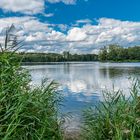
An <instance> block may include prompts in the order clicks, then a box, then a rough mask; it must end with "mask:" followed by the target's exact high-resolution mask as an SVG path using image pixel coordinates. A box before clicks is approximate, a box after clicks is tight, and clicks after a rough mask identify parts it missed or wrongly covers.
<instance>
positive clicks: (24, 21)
mask: <svg viewBox="0 0 140 140" xmlns="http://www.w3.org/2000/svg"><path fill="white" fill-rule="evenodd" d="M11 24H14V25H15V27H16V29H17V34H18V36H20V38H22V39H23V40H25V46H24V47H23V48H22V50H24V51H25V50H26V51H29V52H30V51H31V52H33V51H37V52H38V51H40V52H58V53H60V52H63V51H71V52H73V53H93V52H98V50H99V49H100V48H101V47H103V46H105V45H109V44H119V45H122V46H124V47H127V46H134V45H140V22H130V21H121V20H116V19H108V18H101V19H99V20H98V23H97V24H95V25H94V24H85V25H84V26H82V27H69V28H67V26H66V25H65V26H66V28H67V30H65V32H63V31H61V30H59V31H58V30H57V29H56V28H55V25H51V24H48V23H43V22H41V21H39V20H38V19H37V18H35V17H29V16H24V17H10V18H1V19H0V32H2V33H3V31H4V30H3V28H6V27H7V26H10V25H11ZM57 26H58V25H57ZM61 26H62V25H61ZM62 28H63V27H62ZM2 39H3V34H0V42H1V41H2Z"/></svg>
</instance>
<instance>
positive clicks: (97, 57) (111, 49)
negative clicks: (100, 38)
mask: <svg viewBox="0 0 140 140" xmlns="http://www.w3.org/2000/svg"><path fill="white" fill-rule="evenodd" d="M16 58H17V59H19V60H22V63H35V62H36V63H41V62H90V61H91V62H92V61H100V62H140V46H134V47H128V48H123V47H121V46H119V45H109V46H107V47H104V48H102V49H100V51H99V53H98V54H71V53H70V52H63V53H62V54H58V53H16Z"/></svg>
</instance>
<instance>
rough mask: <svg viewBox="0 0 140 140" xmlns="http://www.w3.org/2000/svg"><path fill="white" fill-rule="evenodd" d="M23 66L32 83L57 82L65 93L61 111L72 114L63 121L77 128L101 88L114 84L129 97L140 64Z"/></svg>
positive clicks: (116, 88) (139, 73)
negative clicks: (84, 111) (45, 80)
mask: <svg viewBox="0 0 140 140" xmlns="http://www.w3.org/2000/svg"><path fill="white" fill-rule="evenodd" d="M25 68H27V69H28V70H29V72H30V74H31V77H32V84H33V85H35V86H36V85H40V84H41V81H42V79H44V78H49V79H50V80H55V81H57V82H58V83H59V85H60V86H59V91H61V93H62V94H63V96H64V101H63V106H62V107H61V111H62V112H63V113H64V114H70V116H71V117H70V118H69V119H68V120H67V121H66V122H67V123H65V127H67V129H68V130H73V129H78V128H79V126H80V124H81V123H79V122H80V120H81V113H82V111H83V110H84V109H85V108H88V107H89V106H91V105H95V104H97V103H98V102H99V101H100V100H102V95H103V94H102V92H103V91H105V90H112V89H113V87H114V90H116V91H117V90H118V89H121V90H123V91H124V93H125V94H126V96H129V89H130V87H131V80H130V77H131V78H132V77H137V78H140V63H100V62H70V63H46V64H44V65H28V66H25ZM68 116H69V115H68Z"/></svg>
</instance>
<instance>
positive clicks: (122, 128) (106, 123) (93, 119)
mask: <svg viewBox="0 0 140 140" xmlns="http://www.w3.org/2000/svg"><path fill="white" fill-rule="evenodd" d="M132 83H133V84H132V88H131V90H130V97H129V98H128V97H126V96H125V94H124V93H123V92H122V91H120V90H119V91H113V92H112V91H110V92H105V93H104V101H103V102H100V103H99V105H98V106H96V107H92V108H90V109H88V110H86V111H85V112H84V128H83V134H84V135H82V136H83V139H84V140H138V139H140V97H139V94H140V82H139V80H133V82H132Z"/></svg>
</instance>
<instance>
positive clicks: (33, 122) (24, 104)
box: [0, 26, 62, 140]
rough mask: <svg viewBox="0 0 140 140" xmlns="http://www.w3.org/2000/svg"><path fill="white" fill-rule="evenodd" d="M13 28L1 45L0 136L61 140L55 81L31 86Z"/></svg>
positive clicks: (18, 139)
mask: <svg viewBox="0 0 140 140" xmlns="http://www.w3.org/2000/svg"><path fill="white" fill-rule="evenodd" d="M12 31H13V26H11V27H10V28H8V29H7V30H6V37H5V40H4V43H3V44H0V49H1V50H0V139H1V140H61V139H62V131H61V128H60V123H61V121H60V120H59V119H58V112H59V109H58V105H59V103H60V101H61V97H60V94H58V93H57V84H56V83H55V82H54V81H52V82H47V83H46V82H43V83H42V85H41V86H39V87H36V88H30V81H31V78H30V75H29V73H28V71H27V70H25V69H23V68H22V67H21V63H20V60H18V59H17V58H16V51H17V50H18V49H19V47H21V46H22V43H21V42H20V41H18V40H17V36H16V35H13V32H12Z"/></svg>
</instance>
